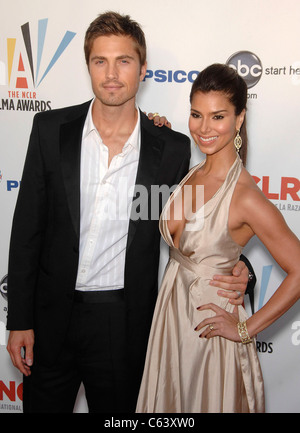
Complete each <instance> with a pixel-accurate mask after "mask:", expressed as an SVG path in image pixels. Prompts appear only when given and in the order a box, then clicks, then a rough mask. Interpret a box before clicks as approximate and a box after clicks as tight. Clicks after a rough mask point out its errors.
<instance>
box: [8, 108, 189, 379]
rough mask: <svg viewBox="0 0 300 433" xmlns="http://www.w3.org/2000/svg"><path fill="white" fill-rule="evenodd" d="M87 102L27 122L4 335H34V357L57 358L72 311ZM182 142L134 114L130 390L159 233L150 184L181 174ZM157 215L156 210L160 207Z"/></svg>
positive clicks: (138, 367) (147, 317) (185, 152)
mask: <svg viewBox="0 0 300 433" xmlns="http://www.w3.org/2000/svg"><path fill="white" fill-rule="evenodd" d="M89 104H90V102H87V103H85V104H82V105H78V106H74V107H69V108H63V109H59V110H53V111H48V112H44V113H39V114H37V115H36V116H35V118H34V122H33V127H32V132H31V137H30V141H29V147H28V152H27V156H26V161H25V166H24V171H23V176H22V181H21V186H20V191H19V196H18V200H17V204H16V209H15V213H14V220H13V228H12V234H11V244H10V254H9V270H8V321H7V328H8V329H10V330H22V329H34V331H35V340H36V346H35V356H39V357H40V359H41V360H42V362H44V363H46V364H51V363H53V362H54V361H55V359H56V358H57V356H58V355H59V350H60V348H61V346H62V344H63V341H64V338H65V334H66V330H67V326H68V323H69V319H70V314H71V310H72V303H73V296H74V289H75V283H76V277H77V269H78V257H79V229H80V150H81V138H82V131H83V125H84V122H85V119H86V116H87V112H88V108H89ZM189 160H190V141H189V139H188V137H186V136H185V135H183V134H180V133H177V132H175V131H173V130H170V129H168V128H166V127H163V128H157V127H155V126H154V125H153V122H152V121H149V120H148V118H147V117H146V116H145V115H144V114H143V113H141V149H140V158H139V164H138V170H137V178H136V184H137V185H144V186H145V187H146V188H147V190H148V191H149V199H148V203H146V202H145V203H143V204H141V209H140V213H141V214H142V218H139V219H138V220H130V224H129V231H128V243H127V251H126V263H125V299H126V306H127V312H128V315H127V317H128V345H127V348H128V358H129V364H130V365H131V367H132V371H133V372H134V378H135V381H136V387H138V384H139V381H140V376H141V374H142V370H143V364H144V356H145V351H146V346H147V339H148V333H149V329H150V325H151V319H152V314H153V309H154V305H155V301H156V296H157V276H158V264H159V247H160V234H159V229H158V220H157V219H156V220H151V218H147V212H148V216H149V214H151V194H150V192H151V191H150V190H151V185H168V186H172V185H174V184H177V183H179V181H180V180H181V179H182V178H183V176H184V175H185V174H186V173H187V171H188V168H189ZM160 209H161V206H160Z"/></svg>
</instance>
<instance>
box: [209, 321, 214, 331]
mask: <svg viewBox="0 0 300 433" xmlns="http://www.w3.org/2000/svg"><path fill="white" fill-rule="evenodd" d="M209 329H210V330H211V331H212V330H213V329H214V325H213V324H212V323H211V324H210V325H209Z"/></svg>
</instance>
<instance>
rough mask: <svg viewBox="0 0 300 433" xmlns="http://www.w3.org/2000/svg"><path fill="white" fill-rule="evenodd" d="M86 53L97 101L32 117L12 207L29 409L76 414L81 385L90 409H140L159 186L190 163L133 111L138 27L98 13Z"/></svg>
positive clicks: (18, 337)
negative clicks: (153, 187) (154, 187)
mask: <svg viewBox="0 0 300 433" xmlns="http://www.w3.org/2000/svg"><path fill="white" fill-rule="evenodd" d="M85 55H86V61H87V65H88V69H89V73H90V76H91V83H92V88H93V92H94V94H95V98H94V100H93V101H92V102H88V103H85V104H82V105H79V106H75V107H69V108H64V109H60V110H54V111H52V112H46V113H41V114H38V115H36V116H35V119H34V123H33V128H32V133H31V138H30V143H29V148H28V153H27V157H26V162H25V167H24V173H23V177H22V182H21V188H20V192H19V197H18V201H17V205H16V210H15V215H14V222H13V229H12V236H11V248H10V258H9V276H8V281H9V290H8V302H9V306H8V323H7V328H8V329H10V330H11V332H10V337H9V342H8V351H9V353H10V355H11V358H12V361H13V363H14V365H15V366H16V367H17V368H19V370H20V371H21V372H22V373H23V374H24V394H23V405H24V412H72V410H73V406H74V402H75V399H76V395H77V391H78V388H79V386H80V384H81V382H83V384H84V387H85V392H86V397H87V402H88V406H89V411H90V412H125V411H128V412H129V411H130V412H133V411H134V410H135V403H136V398H137V394H138V390H139V384H140V379H141V375H142V371H143V365H144V357H145V352H146V347H147V338H148V333H149V329H150V325H151V319H152V314H153V308H154V304H155V300H156V295H157V271H158V263H159V243H160V235H159V230H158V222H157V219H151V216H150V215H151V210H152V209H151V204H153V201H152V200H151V193H150V192H151V185H168V186H170V187H171V186H173V185H174V184H177V183H178V182H179V181H180V180H181V179H182V177H183V176H184V175H185V174H186V172H187V170H188V167H189V159H190V143H189V139H188V138H187V137H186V136H184V135H182V134H179V133H176V132H174V131H172V130H170V129H168V128H162V129H160V128H156V127H155V126H154V125H153V124H152V122H151V121H150V120H148V119H147V117H146V116H145V115H144V114H142V113H141V112H140V111H139V110H138V109H137V108H136V93H137V91H138V87H139V82H140V81H142V80H143V78H144V76H145V73H146V67H147V65H146V44H145V40H144V34H143V32H142V30H141V29H140V27H139V26H138V24H137V23H135V22H133V21H132V20H131V19H130V18H129V17H127V16H125V17H124V16H120V15H119V14H116V13H106V14H103V15H100V16H99V17H98V18H97V19H96V20H95V21H94V22H93V23H92V24H91V25H90V27H89V29H88V30H87V33H86V37H85ZM124 184H126V188H125V189H124V188H123V186H124ZM141 187H143V188H141ZM134 188H135V199H136V201H135V200H133V201H132V199H130V200H129V202H128V201H127V200H126V199H125V198H127V197H124V196H127V195H128V194H127V191H130V190H133V189H134ZM120 189H122V194H118V192H119V190H120ZM124 191H125V194H124ZM143 191H144V193H143V194H142V192H143ZM145 191H146V193H147V194H145ZM141 196H142V197H141ZM136 203H138V206H135V204H136ZM128 205H130V206H132V209H131V212H132V213H131V216H130V212H128ZM160 208H161V206H160ZM116 210H117V212H116ZM118 212H119V213H120V215H122V218H121V217H120V216H119V217H118V216H117V215H116V214H117V213H118ZM126 212H127V214H128V215H127V217H126V218H124V215H125V214H126ZM133 214H134V215H133ZM136 215H137V217H136ZM237 281H238V284H237V288H238V289H239V290H241V289H240V284H239V283H240V282H241V281H243V278H240V279H237ZM224 284H225V286H223V287H227V286H228V285H227V282H226V280H225V283H224ZM242 286H243V284H242ZM220 287H222V285H220ZM234 297H236V295H234ZM33 345H34V351H33ZM23 347H24V348H25V356H24V357H23V358H22V357H21V349H22V348H23Z"/></svg>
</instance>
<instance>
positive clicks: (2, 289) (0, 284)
mask: <svg viewBox="0 0 300 433" xmlns="http://www.w3.org/2000/svg"><path fill="white" fill-rule="evenodd" d="M0 293H1V295H2V296H3V298H4V299H5V300H7V275H5V277H3V278H2V280H1V281H0Z"/></svg>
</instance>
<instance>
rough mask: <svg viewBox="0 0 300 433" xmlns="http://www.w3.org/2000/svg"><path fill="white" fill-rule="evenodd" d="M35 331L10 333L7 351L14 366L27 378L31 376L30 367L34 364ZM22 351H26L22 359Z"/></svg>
mask: <svg viewBox="0 0 300 433" xmlns="http://www.w3.org/2000/svg"><path fill="white" fill-rule="evenodd" d="M33 344H34V332H33V329H28V330H25V331H10V333H9V338H8V343H7V350H8V352H9V354H10V357H11V360H12V363H13V365H14V366H15V367H16V368H18V369H19V370H20V372H21V373H22V374H24V375H25V376H29V375H30V374H31V371H30V367H31V366H32V364H33ZM22 349H24V351H25V355H24V356H25V357H24V358H23V357H22Z"/></svg>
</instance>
